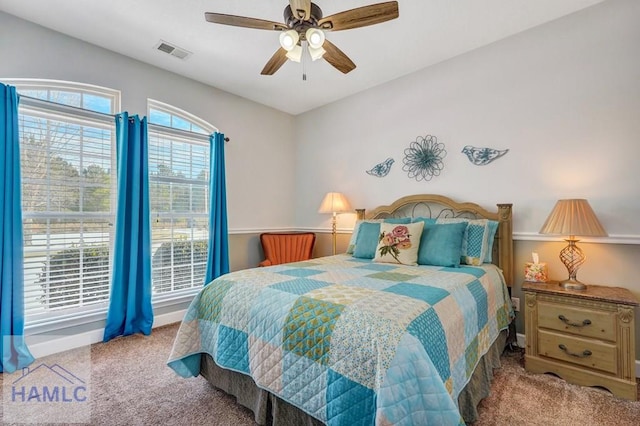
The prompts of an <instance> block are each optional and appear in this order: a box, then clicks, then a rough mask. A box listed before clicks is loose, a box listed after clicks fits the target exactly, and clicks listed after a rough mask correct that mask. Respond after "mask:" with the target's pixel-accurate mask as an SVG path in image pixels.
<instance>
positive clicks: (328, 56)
mask: <svg viewBox="0 0 640 426" xmlns="http://www.w3.org/2000/svg"><path fill="white" fill-rule="evenodd" d="M322 47H323V48H324V50H325V51H326V52H325V54H324V56H323V58H324V59H325V60H326V61H327V62H329V63H330V64H331V65H333V66H334V67H335V68H336V69H337V70H338V71H340V72H342V73H343V74H347V73H349V72H351V71H353V70H354V69H355V68H356V64H354V63H353V61H352V60H351V59H349V57H348V56H347V55H345V54H344V52H343V51H342V50H340V49H338V48H337V47H336V45H335V44H333V43H331V42H330V41H329V40H325V41H324V44H323V45H322Z"/></svg>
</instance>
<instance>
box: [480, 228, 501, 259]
mask: <svg viewBox="0 0 640 426" xmlns="http://www.w3.org/2000/svg"><path fill="white" fill-rule="evenodd" d="M498 224H499V222H497V221H495V220H490V221H489V222H488V225H487V226H488V227H489V235H488V238H487V245H488V246H489V247H488V250H487V253H486V254H485V256H484V263H491V262H492V261H493V259H492V254H493V240H495V238H496V231H497V230H498Z"/></svg>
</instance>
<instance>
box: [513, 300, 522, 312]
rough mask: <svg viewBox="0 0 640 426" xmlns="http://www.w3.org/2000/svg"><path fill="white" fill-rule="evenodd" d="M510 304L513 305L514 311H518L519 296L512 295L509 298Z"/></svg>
mask: <svg viewBox="0 0 640 426" xmlns="http://www.w3.org/2000/svg"><path fill="white" fill-rule="evenodd" d="M511 304H512V305H513V310H514V311H516V312H520V298H519V297H512V298H511Z"/></svg>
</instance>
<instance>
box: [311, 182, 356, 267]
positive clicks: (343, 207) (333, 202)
mask: <svg viewBox="0 0 640 426" xmlns="http://www.w3.org/2000/svg"><path fill="white" fill-rule="evenodd" d="M350 211H351V206H350V205H349V201H347V197H345V196H344V195H343V194H341V193H339V192H328V193H327V195H325V196H324V199H323V200H322V204H320V208H319V209H318V213H332V214H333V221H332V226H331V237H332V239H333V254H334V255H335V254H336V215H337V214H338V213H346V212H350Z"/></svg>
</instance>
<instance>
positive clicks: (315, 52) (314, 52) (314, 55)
mask: <svg viewBox="0 0 640 426" xmlns="http://www.w3.org/2000/svg"><path fill="white" fill-rule="evenodd" d="M308 49H309V56H311V60H312V61H315V60H318V59H320V58H322V56H323V55H324V54H325V53H327V51H326V50H324V49H323V48H322V47H319V48H317V49H315V48H313V47H311V45H309V47H308Z"/></svg>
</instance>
